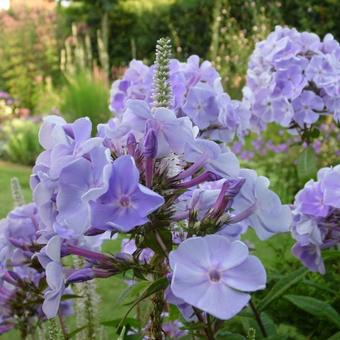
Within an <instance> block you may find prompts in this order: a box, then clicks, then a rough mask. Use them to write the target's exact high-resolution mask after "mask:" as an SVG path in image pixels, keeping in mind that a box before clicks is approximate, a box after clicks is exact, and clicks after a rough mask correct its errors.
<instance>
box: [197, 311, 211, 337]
mask: <svg viewBox="0 0 340 340" xmlns="http://www.w3.org/2000/svg"><path fill="white" fill-rule="evenodd" d="M193 309H194V312H195V314H196V316H197V319H198V320H199V321H200V322H201V323H202V324H203V326H204V328H203V329H204V332H205V335H206V336H207V339H208V340H215V336H214V332H213V330H212V329H211V324H210V320H208V318H207V322H205V320H204V318H203V316H202V314H201V312H200V311H199V310H198V309H197V308H195V307H193Z"/></svg>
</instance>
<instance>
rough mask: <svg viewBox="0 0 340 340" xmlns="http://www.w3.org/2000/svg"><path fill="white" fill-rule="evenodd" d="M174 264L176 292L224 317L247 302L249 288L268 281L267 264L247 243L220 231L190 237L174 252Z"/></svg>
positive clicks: (210, 311) (172, 266) (171, 262)
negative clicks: (232, 240) (232, 239)
mask: <svg viewBox="0 0 340 340" xmlns="http://www.w3.org/2000/svg"><path fill="white" fill-rule="evenodd" d="M197 254H200V256H197ZM170 266H171V268H172V270H173V276H172V280H171V290H172V292H173V294H174V295H175V296H177V297H178V298H180V299H182V300H183V301H184V302H186V303H189V304H191V305H193V306H195V307H197V308H199V309H201V310H203V311H205V312H207V313H209V314H211V315H213V316H216V317H217V318H219V319H223V320H226V319H230V318H232V317H233V316H234V315H236V314H237V313H239V312H240V311H241V309H242V308H243V307H245V306H246V305H247V303H248V301H249V299H250V295H249V294H248V292H253V291H256V290H259V289H264V287H265V285H266V273H265V270H264V267H263V265H262V263H261V262H260V261H259V259H258V258H256V257H255V256H251V255H249V251H248V248H247V246H246V245H245V244H244V243H242V242H240V241H234V242H230V241H229V240H228V239H227V238H225V237H223V236H219V235H209V236H205V237H194V238H190V239H187V240H186V241H184V242H183V243H182V244H180V246H179V247H178V248H177V249H176V250H174V251H172V252H171V253H170Z"/></svg>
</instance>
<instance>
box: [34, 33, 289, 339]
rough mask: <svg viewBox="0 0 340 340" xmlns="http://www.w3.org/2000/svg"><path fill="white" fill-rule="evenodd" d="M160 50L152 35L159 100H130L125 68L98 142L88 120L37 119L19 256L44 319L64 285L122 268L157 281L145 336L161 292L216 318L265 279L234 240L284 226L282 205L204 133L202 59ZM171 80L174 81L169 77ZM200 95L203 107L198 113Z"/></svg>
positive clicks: (208, 71) (209, 80)
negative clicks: (30, 204)
mask: <svg viewBox="0 0 340 340" xmlns="http://www.w3.org/2000/svg"><path fill="white" fill-rule="evenodd" d="M163 43H164V45H163ZM164 49H165V50H164ZM167 49H168V44H167V41H166V40H164V41H160V45H159V46H158V51H157V52H158V53H159V60H160V61H159V62H161V63H162V65H161V67H160V65H156V66H157V67H156V72H162V74H156V75H154V77H153V78H154V79H155V80H157V86H156V87H155V91H156V92H157V93H153V98H157V101H156V102H155V103H153V102H152V100H151V99H150V98H149V97H147V95H146V94H145V93H144V97H143V96H139V97H138V98H129V95H128V93H133V94H135V93H136V92H138V91H137V90H136V89H137V88H139V87H138V85H137V84H140V83H139V80H140V76H139V75H138V76H137V75H136V72H137V71H136V70H134V72H132V69H130V70H129V71H128V72H127V75H130V76H132V75H133V77H132V78H131V79H130V78H129V77H130V76H129V77H128V78H129V79H130V80H131V81H130V80H127V79H126V78H127V75H125V79H124V80H123V81H121V82H118V83H117V84H118V85H117V86H118V87H119V88H120V90H119V91H120V92H119V93H118V92H117V93H116V94H114V95H113V99H114V101H113V105H118V103H119V101H118V99H119V98H121V107H120V110H121V111H120V113H119V116H118V117H117V118H116V119H111V120H110V121H109V122H108V123H107V124H99V125H98V127H97V131H98V133H97V136H96V137H91V131H92V125H91V122H90V121H89V119H88V118H80V119H78V120H76V121H75V122H73V123H67V122H66V121H65V120H64V119H63V118H61V117H59V116H49V117H46V118H45V119H44V122H43V124H42V127H41V129H40V134H39V139H40V143H41V145H42V146H43V148H44V151H43V152H42V153H41V154H40V156H39V157H38V159H37V161H36V165H35V167H34V168H33V174H32V178H31V187H32V189H33V199H34V202H35V205H34V209H36V214H37V216H38V217H39V218H38V222H37V225H38V226H37V228H38V230H34V235H35V236H34V237H36V240H37V241H36V243H37V244H38V245H39V247H37V248H36V249H34V250H35V254H31V253H30V254H29V258H30V259H33V258H34V259H35V261H37V262H38V264H37V265H38V267H39V268H40V270H41V273H42V275H44V277H45V281H46V285H44V286H43V288H44V292H43V295H42V294H41V292H39V294H38V297H39V299H40V301H43V303H42V312H43V313H44V315H45V316H46V317H47V318H53V317H55V316H56V315H57V314H58V313H60V308H61V306H62V305H61V301H62V297H63V295H65V293H66V292H67V289H69V287H70V286H71V285H72V284H75V283H78V282H84V281H88V280H92V279H94V278H108V277H111V276H113V275H116V274H119V273H129V275H130V277H131V273H132V283H133V281H134V280H137V279H143V280H150V281H151V280H152V282H153V283H157V282H159V280H161V282H164V281H165V285H164V284H163V286H161V288H160V289H159V291H156V292H154V297H153V300H152V301H153V309H152V312H151V314H150V327H147V328H146V331H145V332H147V333H148V334H146V335H147V336H149V337H150V338H151V339H161V338H162V334H163V333H164V332H165V331H166V330H164V328H163V327H165V325H163V326H162V318H163V315H164V312H165V311H166V309H165V299H166V300H167V301H168V303H170V304H174V305H176V306H177V307H178V308H179V310H181V311H182V312H183V316H184V317H185V318H186V319H187V320H190V321H196V322H202V320H203V321H204V320H205V319H207V318H209V315H212V316H213V317H215V318H218V319H223V320H225V319H230V318H232V317H233V316H234V315H236V314H237V313H238V312H240V311H241V310H242V309H243V308H244V307H246V306H247V304H248V303H249V300H250V297H251V296H250V293H251V292H254V291H257V290H260V289H264V287H265V285H266V272H265V269H264V267H263V265H262V263H261V262H260V260H259V259H258V258H256V257H255V256H253V255H251V254H250V251H249V249H248V246H247V245H246V243H244V242H243V241H242V240H241V238H242V235H243V234H244V233H245V232H246V231H247V229H248V228H249V227H252V228H254V229H255V232H256V234H257V235H258V237H259V238H260V239H261V240H265V239H267V238H269V237H271V236H272V235H274V234H276V233H281V232H286V231H288V230H289V227H290V225H291V222H292V214H291V210H290V208H289V207H288V206H287V205H283V204H282V203H281V201H280V198H279V197H278V196H277V195H276V194H275V193H274V192H273V191H271V190H270V189H269V180H268V179H267V178H266V177H263V176H258V175H257V173H256V172H255V171H254V170H250V169H241V168H240V164H239V161H238V159H237V157H236V156H235V155H234V153H233V152H232V151H230V149H229V148H227V147H226V146H224V144H218V143H216V142H215V141H213V140H208V139H206V138H205V137H207V135H206V134H205V132H206V128H207V127H209V126H210V124H211V123H212V122H213V120H211V117H214V119H219V118H218V117H219V115H220V111H219V110H218V113H217V111H214V112H210V111H209V110H210V109H214V110H215V108H217V107H218V105H220V104H217V99H218V98H217V97H216V96H215V95H216V92H213V91H216V86H217V85H218V86H217V88H218V87H219V81H220V80H219V77H218V74H216V71H215V70H214V69H213V68H212V66H211V65H210V64H209V63H203V64H202V65H201V66H199V62H198V58H197V57H192V58H190V59H189V61H188V63H186V64H180V63H179V62H177V61H170V65H172V66H171V67H168V66H169V65H168V64H167V63H169V60H168V59H167V58H163V57H164V56H165V55H166V54H167V53H168V52H167ZM133 65H139V67H140V68H141V69H142V70H146V66H145V65H144V66H143V65H142V64H140V63H137V62H135V64H133ZM174 65H175V66H174ZM174 67H177V68H178V70H181V71H178V73H176V72H174V71H173V70H174ZM169 69H170V78H169V74H167V72H168V71H167V70H169ZM183 69H184V71H183ZM171 70H172V71H171ZM135 71H136V72H135ZM146 71H147V70H146ZM146 71H145V72H146ZM141 72H142V71H141ZM137 74H138V72H137ZM136 77H137V78H136ZM176 77H184V78H183V79H182V78H181V80H180V81H178V82H176V83H172V82H171V81H172V79H174V78H176ZM141 78H142V79H144V80H145V79H146V78H145V77H141ZM133 79H134V80H136V79H139V80H138V81H137V83H134V82H133V81H132V80H133ZM169 79H170V83H171V90H170V87H169V86H168V85H169V83H168V80H169ZM144 80H143V81H144ZM183 81H184V83H183ZM124 84H125V85H124ZM174 84H176V86H174ZM183 84H190V86H189V85H188V86H187V87H185V88H182V87H181V86H182V85H183ZM216 84H217V85H216ZM123 89H125V90H126V91H125V90H123ZM124 91H125V92H124ZM171 91H172V92H173V98H172V97H171ZM211 91H212V92H213V93H214V94H211V95H210V94H209V93H210V92H211ZM218 91H220V94H221V95H222V97H221V98H226V100H229V99H228V98H227V97H226V95H225V94H223V91H221V90H218ZM138 93H143V91H140V92H138ZM118 94H120V96H118ZM208 98H210V99H208ZM170 99H171V100H170ZM201 99H203V100H207V101H206V102H205V103H204V105H206V106H205V108H203V109H202V108H200V109H199V110H198V109H197V105H198V104H197V103H198V102H199V101H200V100H201ZM169 102H171V103H172V104H171V105H169V106H166V107H165V106H162V105H166V103H169ZM199 105H201V104H199ZM199 105H198V106H199ZM222 107H223V108H224V109H226V108H227V107H228V103H225V104H223V105H222ZM200 110H202V111H200ZM202 112H203V113H204V114H203V115H201V113H202ZM228 126H229V125H228ZM220 132H221V131H220ZM116 234H123V235H124V236H125V238H126V240H125V241H124V244H123V251H122V252H121V253H116V254H113V255H111V254H104V253H102V252H101V251H100V248H101V244H102V242H103V240H105V239H109V238H111V237H113V236H114V235H116ZM71 256H78V257H82V258H83V259H84V261H82V264H81V265H80V266H76V267H75V266H73V265H72V266H70V263H71V262H72V261H70V260H71V259H70V260H68V261H64V259H65V258H66V257H71ZM162 280H163V281H162ZM175 326H176V327H177V326H178V324H175ZM204 327H205V326H204ZM170 328H172V326H171V327H170ZM177 328H178V327H177ZM169 331H170V330H169ZM206 331H207V332H209V330H208V329H206ZM176 332H177V331H176ZM180 333H181V332H180ZM176 334H177V333H176Z"/></svg>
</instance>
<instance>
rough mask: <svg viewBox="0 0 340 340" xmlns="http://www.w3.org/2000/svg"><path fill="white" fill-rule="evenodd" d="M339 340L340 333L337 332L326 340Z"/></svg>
mask: <svg viewBox="0 0 340 340" xmlns="http://www.w3.org/2000/svg"><path fill="white" fill-rule="evenodd" d="M339 339H340V332H337V333H335V334H333V335H332V336H331V337H330V338H328V339H327V340H339Z"/></svg>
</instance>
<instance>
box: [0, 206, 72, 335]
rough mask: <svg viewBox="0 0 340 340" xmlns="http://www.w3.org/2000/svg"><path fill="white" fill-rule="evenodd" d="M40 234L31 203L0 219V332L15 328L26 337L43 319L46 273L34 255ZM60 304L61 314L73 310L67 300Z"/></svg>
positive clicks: (37, 247)
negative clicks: (43, 293) (38, 321)
mask: <svg viewBox="0 0 340 340" xmlns="http://www.w3.org/2000/svg"><path fill="white" fill-rule="evenodd" d="M39 233H40V218H39V215H38V211H37V207H36V206H35V204H33V203H31V204H27V205H23V206H21V207H18V208H16V209H15V210H13V211H12V212H11V213H10V214H9V215H8V216H7V218H6V219H4V220H2V221H0V249H1V251H0V301H1V308H0V334H2V333H4V332H7V331H9V330H10V329H12V328H14V327H18V328H19V329H20V332H21V334H22V335H23V336H27V334H28V333H29V330H30V328H31V327H33V326H34V325H35V323H36V322H37V320H41V319H42V320H44V319H45V320H46V318H45V317H44V313H43V309H44V308H43V306H44V305H43V301H44V300H43V296H42V292H43V290H44V288H43V287H44V285H45V282H46V276H45V273H44V271H43V268H42V267H41V266H39V263H37V261H36V258H35V256H34V254H35V252H36V251H37V250H39V249H40V244H39V241H38V236H39ZM65 293H67V291H66V292H65ZM68 293H69V291H68ZM60 307H61V308H60V313H61V314H62V315H63V316H67V315H70V314H71V313H72V305H71V304H70V301H67V302H63V303H62V304H61V306H60Z"/></svg>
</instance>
